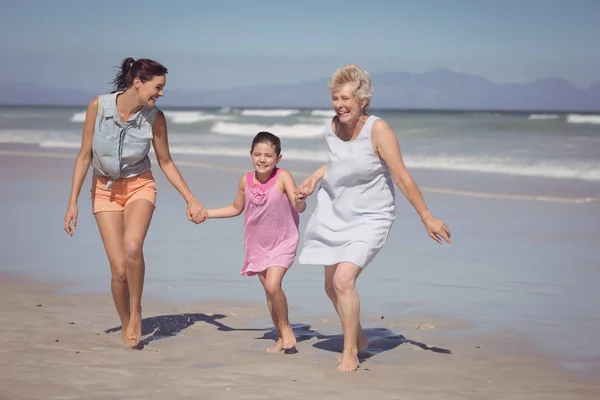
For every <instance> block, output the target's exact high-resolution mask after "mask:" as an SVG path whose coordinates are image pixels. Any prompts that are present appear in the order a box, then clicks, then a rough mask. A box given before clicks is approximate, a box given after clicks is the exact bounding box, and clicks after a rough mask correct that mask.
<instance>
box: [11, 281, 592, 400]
mask: <svg viewBox="0 0 600 400" xmlns="http://www.w3.org/2000/svg"><path fill="white" fill-rule="evenodd" d="M56 289H57V286H56V285H51V284H48V283H39V282H32V281H26V280H23V279H19V278H15V277H11V276H8V275H6V274H4V275H2V283H1V291H0V293H1V295H0V296H1V302H0V304H1V305H0V307H1V308H2V311H1V313H0V315H1V318H2V324H1V325H0V326H1V328H0V330H1V333H0V341H1V345H0V348H1V349H2V350H1V351H2V359H3V364H4V368H3V372H2V373H0V396H1V397H2V398H3V399H50V398H52V399H59V398H60V399H66V398H69V399H79V398H81V399H108V398H115V399H117V398H118V399H142V398H144V399H166V398H169V399H170V398H173V399H174V398H199V399H213V398H222V399H306V398H319V399H363V398H365V397H370V398H378V399H565V398H568V399H594V398H597V395H598V393H600V392H599V390H600V385H599V384H598V383H597V382H594V380H593V379H592V378H591V377H590V378H584V377H581V376H575V374H574V373H572V372H569V371H568V370H566V368H564V367H559V366H557V365H555V364H553V363H552V362H550V361H549V360H548V359H545V358H544V357H541V356H539V355H536V354H535V353H534V352H532V351H530V350H528V349H529V346H528V345H527V344H526V343H519V342H518V341H516V342H515V340H514V339H513V338H507V337H502V336H501V335H485V336H479V335H469V334H468V333H464V334H462V335H460V338H459V339H449V338H448V336H447V335H446V333H447V332H448V331H452V330H461V329H465V328H466V326H464V324H461V323H459V322H455V321H450V320H444V319H443V318H436V317H421V318H419V317H412V318H410V319H403V320H387V319H385V320H382V321H378V322H375V321H369V322H370V323H367V324H366V326H368V327H369V328H367V333H368V336H369V338H370V339H371V340H372V341H373V343H372V346H371V350H370V352H371V354H372V356H371V357H370V358H368V359H367V360H364V362H363V364H362V366H361V368H360V370H359V371H357V372H356V373H352V374H340V373H336V372H335V371H334V370H335V366H336V357H337V356H339V353H338V352H339V350H340V349H341V339H340V336H339V326H338V325H337V324H336V323H335V322H334V321H333V320H330V319H325V318H321V319H318V318H317V319H314V320H310V321H309V320H303V321H302V322H303V323H304V324H306V326H304V327H297V329H296V334H297V336H298V339H299V341H300V342H299V344H298V346H297V349H298V351H299V352H298V353H297V354H292V355H285V354H280V355H274V356H273V355H267V354H265V352H264V348H265V347H267V346H268V345H269V343H270V341H271V339H272V337H273V336H272V335H273V331H272V329H271V328H270V326H269V325H268V324H265V321H264V316H265V312H264V310H263V307H262V304H250V305H243V304H237V305H232V304H226V303H223V302H197V303H183V304H169V303H165V302H163V301H155V300H149V299H148V298H146V301H145V308H146V310H149V312H148V313H147V314H146V315H145V317H144V326H143V334H144V335H145V336H144V340H143V343H144V346H143V349H142V350H141V351H136V350H131V349H124V348H121V347H120V346H119V345H118V343H119V338H120V333H119V332H115V330H116V328H117V327H115V326H114V322H115V316H114V311H113V309H112V302H111V299H110V296H107V295H91V294H56V293H55V290H56ZM150 310H151V311H150ZM367 320H368V319H367ZM261 322H262V324H261ZM107 332H108V333H107ZM322 332H338V333H334V334H323V333H322Z"/></svg>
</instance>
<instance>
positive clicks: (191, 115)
mask: <svg viewBox="0 0 600 400" xmlns="http://www.w3.org/2000/svg"><path fill="white" fill-rule="evenodd" d="M163 112H164V114H165V117H167V120H168V121H169V122H172V123H174V124H193V123H196V122H203V121H218V120H220V121H226V120H229V119H231V118H232V117H231V116H227V115H218V114H205V113H203V112H201V111H163Z"/></svg>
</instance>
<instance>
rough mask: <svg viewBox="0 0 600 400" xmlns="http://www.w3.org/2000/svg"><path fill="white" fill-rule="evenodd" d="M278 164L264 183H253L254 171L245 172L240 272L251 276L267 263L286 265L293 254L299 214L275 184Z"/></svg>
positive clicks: (296, 244)
mask: <svg viewBox="0 0 600 400" xmlns="http://www.w3.org/2000/svg"><path fill="white" fill-rule="evenodd" d="M279 171H280V170H279V168H276V169H275V170H274V171H273V174H272V175H271V177H270V178H269V180H268V181H267V182H265V183H262V184H261V183H254V171H252V172H248V173H247V174H246V182H247V183H248V187H247V188H246V192H245V197H246V199H245V207H244V250H245V252H246V258H245V259H244V265H243V266H242V270H241V271H240V274H242V275H245V276H253V275H256V274H257V273H259V272H262V271H265V270H266V269H267V268H269V267H274V266H278V267H284V268H289V267H291V266H292V263H293V262H294V258H295V257H296V250H297V248H298V241H299V239H300V234H299V232H298V224H299V221H300V217H299V215H298V212H297V211H296V210H295V209H294V206H293V205H292V203H291V202H290V200H289V198H288V196H287V195H286V194H285V193H283V192H282V191H281V190H279V188H277V187H276V186H275V183H276V182H277V179H278V177H279Z"/></svg>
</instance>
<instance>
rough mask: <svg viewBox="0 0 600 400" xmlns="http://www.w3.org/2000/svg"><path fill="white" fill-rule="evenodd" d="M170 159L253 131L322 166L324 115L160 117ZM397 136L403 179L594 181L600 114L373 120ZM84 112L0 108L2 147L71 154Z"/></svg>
mask: <svg viewBox="0 0 600 400" xmlns="http://www.w3.org/2000/svg"><path fill="white" fill-rule="evenodd" d="M164 112H165V115H166V117H167V121H168V124H169V142H170V146H171V152H172V153H173V154H175V155H177V154H187V155H210V156H233V157H246V156H247V155H248V151H249V148H248V146H249V143H250V140H251V138H252V136H254V135H255V134H256V133H258V132H259V131H263V130H266V131H270V132H272V133H274V134H276V135H278V136H279V137H280V138H281V139H282V143H283V153H284V157H285V159H286V160H297V161H303V162H319V163H320V162H324V161H325V160H326V159H327V150H326V148H325V143H324V140H323V125H324V123H325V121H327V120H328V118H330V117H331V116H332V115H333V113H332V111H331V110H306V109H238V108H221V109H199V110H177V109H165V110H164ZM371 113H372V114H375V115H377V116H379V117H381V118H384V119H385V120H386V121H387V122H388V123H389V124H390V126H391V127H392V128H393V129H394V131H395V132H396V133H397V135H398V138H399V141H400V145H401V147H402V150H403V156H404V159H405V162H406V165H407V166H408V167H409V168H411V169H424V170H443V171H460V172H478V173H486V174H500V175H513V176H527V177H535V178H560V179H575V180H582V181H588V182H595V181H600V156H599V155H600V114H598V115H593V114H592V115H590V114H572V113H571V114H556V113H546V114H544V113H535V114H532V113H514V112H513V113H501V112H435V111H431V112H428V111H418V112H417V111H398V110H371ZM84 119H85V109H82V108H56V107H45V108H41V107H0V143H27V144H34V145H37V146H39V147H41V148H77V147H78V146H79V143H80V138H81V127H82V123H83V121H84Z"/></svg>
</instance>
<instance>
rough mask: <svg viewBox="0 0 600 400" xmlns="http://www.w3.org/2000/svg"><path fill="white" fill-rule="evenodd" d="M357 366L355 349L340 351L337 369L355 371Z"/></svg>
mask: <svg viewBox="0 0 600 400" xmlns="http://www.w3.org/2000/svg"><path fill="white" fill-rule="evenodd" d="M358 366H359V362H358V352H357V351H356V350H354V351H351V350H344V352H343V353H342V361H340V365H338V367H337V370H338V371H339V372H352V371H356V370H357V369H358Z"/></svg>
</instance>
